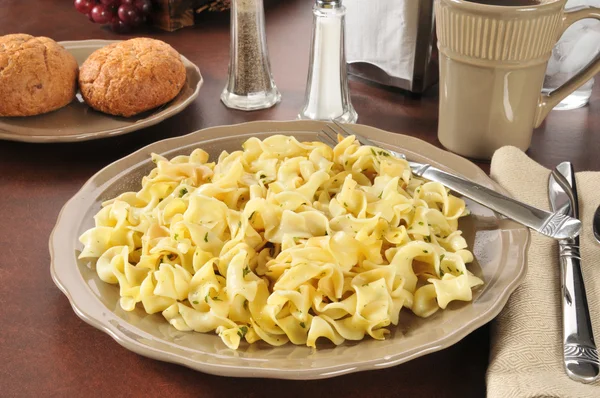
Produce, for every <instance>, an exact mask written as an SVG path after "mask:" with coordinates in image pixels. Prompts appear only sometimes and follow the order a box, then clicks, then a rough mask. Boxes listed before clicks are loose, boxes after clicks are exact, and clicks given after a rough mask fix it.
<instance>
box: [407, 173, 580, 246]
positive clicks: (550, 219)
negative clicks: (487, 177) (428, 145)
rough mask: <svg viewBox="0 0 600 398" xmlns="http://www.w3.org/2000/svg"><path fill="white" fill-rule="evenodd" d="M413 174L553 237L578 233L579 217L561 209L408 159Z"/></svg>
mask: <svg viewBox="0 0 600 398" xmlns="http://www.w3.org/2000/svg"><path fill="white" fill-rule="evenodd" d="M409 164H410V166H411V169H412V171H413V173H414V174H416V175H418V176H420V177H423V178H426V179H428V180H431V181H437V182H439V183H442V184H443V185H445V186H446V187H448V188H450V189H451V190H453V191H454V192H458V193H459V194H461V195H463V196H465V197H467V198H470V199H471V200H474V201H475V202H477V203H480V204H482V205H483V206H485V207H487V208H489V209H492V210H494V211H495V212H497V213H500V214H502V215H504V216H506V217H508V218H510V219H512V220H515V221H516V222H518V223H521V224H523V225H525V226H527V227H529V228H531V229H533V230H535V231H537V232H539V233H541V234H543V235H546V236H549V237H551V238H554V239H566V238H573V237H575V236H577V235H578V234H579V230H580V229H581V221H579V220H577V219H575V218H573V217H569V216H566V215H564V214H560V213H550V212H547V211H545V210H542V209H538V208H535V207H533V206H529V205H528V204H526V203H522V202H519V201H518V200H515V199H513V198H509V197H508V196H505V195H502V194H501V193H499V192H496V191H494V190H492V189H489V188H486V187H484V186H482V185H479V184H477V183H475V182H473V181H469V180H466V179H464V178H462V177H459V176H456V175H453V174H450V173H446V172H445V171H442V170H440V169H438V168H435V167H433V166H431V165H428V164H421V163H416V162H409Z"/></svg>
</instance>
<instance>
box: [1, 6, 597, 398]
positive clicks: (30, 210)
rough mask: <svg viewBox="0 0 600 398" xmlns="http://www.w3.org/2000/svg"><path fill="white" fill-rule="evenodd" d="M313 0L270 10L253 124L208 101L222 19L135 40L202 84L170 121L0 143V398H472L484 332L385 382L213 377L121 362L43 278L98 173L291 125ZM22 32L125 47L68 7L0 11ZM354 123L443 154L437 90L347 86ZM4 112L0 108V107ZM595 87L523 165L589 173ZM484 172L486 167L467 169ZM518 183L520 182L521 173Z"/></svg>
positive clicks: (384, 375)
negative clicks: (198, 140)
mask: <svg viewBox="0 0 600 398" xmlns="http://www.w3.org/2000/svg"><path fill="white" fill-rule="evenodd" d="M312 2H313V0H279V1H274V2H271V3H270V4H269V6H268V7H267V10H266V13H267V18H266V19H267V35H268V44H269V50H270V54H271V64H272V69H273V74H274V77H275V81H276V83H277V85H278V87H279V89H280V90H281V93H282V96H283V101H282V102H281V103H280V104H279V105H277V106H276V107H274V108H272V109H269V110H265V111H257V112H252V113H246V112H242V111H233V110H229V109H227V108H226V107H224V106H223V105H222V104H221V102H220V101H219V95H220V92H221V90H222V89H223V87H224V85H225V78H226V74H227V64H228V59H229V24H228V21H229V19H228V14H227V13H225V14H222V15H218V14H211V15H206V16H204V17H203V22H202V24H201V25H199V26H196V27H193V28H186V29H183V30H180V31H177V32H174V33H166V32H162V31H158V30H154V29H146V30H143V31H141V32H137V35H142V34H143V35H146V36H151V37H154V38H158V39H161V40H164V41H166V42H168V43H169V44H171V45H172V46H173V47H174V48H175V49H177V50H178V51H179V52H181V53H182V54H184V55H185V56H186V57H187V58H189V59H190V60H191V61H192V62H194V63H196V64H197V65H198V66H199V67H200V69H201V71H202V74H203V76H204V79H205V83H204V86H203V87H202V89H201V92H200V95H199V97H198V99H197V100H196V101H195V102H194V103H193V104H191V105H190V106H189V107H188V108H187V109H186V110H184V111H183V112H181V113H180V114H178V115H176V116H174V117H173V118H171V119H169V120H167V121H165V122H163V123H161V124H159V125H157V126H153V127H150V128H148V129H145V130H141V131H137V132H134V133H131V134H126V135H123V136H119V137H114V138H108V139H104V140H98V141H88V142H82V143H75V144H25V143H16V142H8V141H0V217H1V218H0V220H2V227H1V228H0V253H1V258H2V259H1V260H0V396H3V397H12V396H25V397H29V396H31V397H34V396H35V397H40V396H61V397H70V396H115V397H117V396H118V397H120V396H148V397H150V396H157V397H158V396H163V397H164V396H190V397H262V396H291V397H295V396H304V397H306V396H308V397H320V396H324V397H325V396H327V397H329V396H335V397H376V398H383V397H395V396H403V395H407V396H411V397H445V396H449V397H450V396H464V397H469V396H473V397H481V396H484V395H485V371H486V367H487V359H488V352H489V350H488V346H489V327H488V326H485V327H482V328H480V329H479V330H477V331H475V332H474V333H472V334H471V335H469V336H468V337H466V338H465V339H463V340H462V341H461V342H459V343H458V344H456V345H454V346H453V347H451V348H448V349H446V350H443V351H440V352H437V353H433V354H430V355H427V356H425V357H422V358H419V359H416V360H413V361H411V362H409V363H406V364H403V365H399V366H396V367H393V368H389V369H382V370H378V371H370V372H363V373H357V374H350V375H345V376H341V377H337V378H333V379H328V380H318V381H285V380H266V379H234V378H225V377H218V376H211V375H207V374H203V373H200V372H196V371H192V370H190V369H187V368H184V367H182V366H178V365H173V364H168V363H163V362H159V361H155V360H152V359H147V358H144V357H141V356H139V355H137V354H134V353H132V352H130V351H127V350H126V349H125V348H122V347H121V346H119V345H118V344H117V343H116V342H115V341H113V340H112V339H111V338H110V337H109V336H108V335H106V334H104V333H102V332H100V331H98V330H96V329H94V328H93V327H91V326H89V325H87V324H86V323H84V322H83V321H81V320H80V319H79V318H78V317H77V316H76V315H75V313H74V312H73V310H72V309H71V306H70V305H69V302H68V300H67V298H66V297H65V296H64V295H63V294H62V293H61V292H60V291H59V290H58V288H56V287H55V286H54V283H53V282H52V280H51V278H50V273H49V264H50V255H49V252H48V249H47V247H48V237H49V235H50V231H51V229H52V227H53V226H54V223H55V221H56V217H57V216H58V212H59V211H60V209H61V207H62V206H63V204H64V203H65V202H66V201H67V200H68V199H69V198H70V197H71V196H72V195H73V194H74V193H75V192H76V191H77V190H78V189H79V187H81V185H82V184H83V183H84V182H85V181H86V180H87V179H88V178H89V177H91V176H92V175H93V174H94V173H96V172H97V171H98V170H99V169H100V168H102V167H104V166H106V165H107V164H109V163H110V162H112V161H114V160H116V159H118V158H120V157H122V156H124V155H127V154H129V153H131V152H133V151H135V150H136V149H138V148H140V147H142V146H145V145H147V144H149V143H151V142H154V141H157V140H160V139H164V138H168V137H173V136H179V135H183V134H186V133H189V132H192V131H195V130H198V129H201V128H205V127H210V126H216V125H222V124H234V123H241V122H245V121H251V120H289V119H295V117H296V115H297V113H298V111H299V110H300V107H301V105H302V100H303V96H304V86H305V81H306V74H307V69H308V51H309V44H310V29H311V18H312V14H311V11H310V10H311V4H312ZM9 33H29V34H32V35H44V36H49V37H51V38H53V39H55V40H57V41H61V40H83V39H113V40H115V39H125V38H128V36H123V35H116V34H114V33H112V32H110V31H109V30H107V29H105V28H101V27H100V26H99V25H96V24H92V23H90V22H89V21H88V20H87V18H86V17H85V16H84V15H81V14H78V13H77V12H76V11H75V9H74V7H73V2H72V0H0V35H5V34H9ZM350 90H351V94H352V103H353V104H354V107H355V108H356V110H357V112H358V114H359V122H360V123H363V124H368V125H372V126H375V127H378V128H381V129H385V130H389V131H393V132H398V133H403V134H408V135H412V136H416V137H419V138H421V139H423V140H425V141H428V142H430V143H433V144H434V145H437V146H440V144H439V142H438V140H437V137H436V131H437V93H436V90H437V89H435V88H434V89H433V90H431V91H430V92H429V93H428V94H427V95H425V96H423V97H422V98H411V97H410V96H407V95H405V94H402V93H400V92H392V91H387V90H384V89H382V88H380V87H375V86H372V85H367V84H364V83H361V82H357V81H352V82H351V83H350ZM1 100H2V99H1V98H0V101H1ZM598 150H600V83H598V84H596V89H595V91H594V94H593V97H592V100H591V102H590V104H589V106H587V107H585V108H581V109H578V110H573V111H562V112H560V111H555V112H552V113H551V114H550V115H549V117H548V118H547V120H546V122H545V123H544V124H543V125H542V126H541V127H540V128H539V129H537V130H536V132H535V133H534V138H533V144H532V147H531V149H530V150H529V152H528V153H529V155H530V156H531V157H532V158H534V159H536V160H537V161H538V162H540V163H541V164H543V165H545V166H547V167H553V166H554V165H556V164H557V163H559V162H561V161H563V160H571V161H572V162H573V163H574V165H575V167H576V169H577V170H584V169H588V170H600V155H599V153H598ZM478 164H479V165H480V166H481V167H482V168H483V169H484V170H486V171H489V164H486V163H481V162H480V163H478ZM524 172H526V171H525V170H524Z"/></svg>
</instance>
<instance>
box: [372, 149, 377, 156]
mask: <svg viewBox="0 0 600 398" xmlns="http://www.w3.org/2000/svg"><path fill="white" fill-rule="evenodd" d="M371 153H372V154H373V156H377V154H376V153H375V150H374V149H373V148H371Z"/></svg>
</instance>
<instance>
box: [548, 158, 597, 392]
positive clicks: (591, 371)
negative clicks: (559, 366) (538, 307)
mask: <svg viewBox="0 0 600 398" xmlns="http://www.w3.org/2000/svg"><path fill="white" fill-rule="evenodd" d="M548 191H549V197H550V206H551V207H552V211H554V212H557V213H561V214H564V215H568V216H571V217H574V218H578V217H579V205H578V202H577V184H576V182H575V173H574V171H573V166H572V165H571V163H569V162H563V163H561V164H559V165H558V166H556V168H555V169H554V170H553V171H552V173H551V174H550V177H549V179H548ZM558 245H559V249H560V250H559V254H560V275H561V283H560V284H561V296H562V313H563V315H562V321H563V360H564V364H565V370H566V372H567V375H568V376H569V377H570V378H571V379H573V380H575V381H579V382H582V383H591V382H593V381H595V380H597V379H598V374H599V373H600V361H599V360H598V351H597V349H596V344H595V342H594V332H593V330H592V322H591V320H590V312H589V310H588V303H587V296H586V294H585V285H584V283H583V275H582V273H581V257H580V255H579V237H578V236H577V237H575V238H567V239H561V240H559V242H558Z"/></svg>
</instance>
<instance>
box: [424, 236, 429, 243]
mask: <svg viewBox="0 0 600 398" xmlns="http://www.w3.org/2000/svg"><path fill="white" fill-rule="evenodd" d="M423 239H424V240H425V242H429V243H431V236H429V235H426V236H424V237H423Z"/></svg>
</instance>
